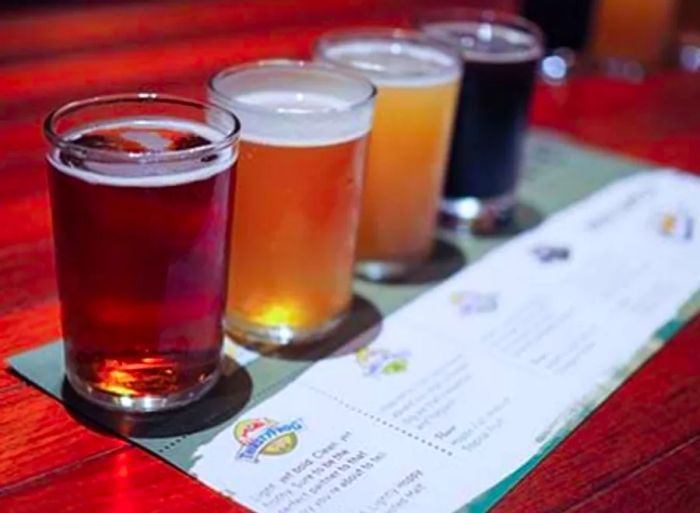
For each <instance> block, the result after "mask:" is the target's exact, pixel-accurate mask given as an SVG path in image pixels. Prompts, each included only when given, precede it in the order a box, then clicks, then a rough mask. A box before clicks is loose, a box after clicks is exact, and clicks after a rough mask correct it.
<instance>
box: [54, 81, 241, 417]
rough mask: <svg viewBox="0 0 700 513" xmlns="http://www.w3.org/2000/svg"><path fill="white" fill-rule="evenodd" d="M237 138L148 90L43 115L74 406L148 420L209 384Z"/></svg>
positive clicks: (185, 105)
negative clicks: (86, 404)
mask: <svg viewBox="0 0 700 513" xmlns="http://www.w3.org/2000/svg"><path fill="white" fill-rule="evenodd" d="M239 130H240V125H239V122H238V120H237V119H236V118H235V116H234V115H233V114H231V113H229V112H228V111H226V110H224V109H221V108H219V107H216V106H214V105H210V104H207V103H200V102H196V101H192V100H187V99H183V98H177V97H172V96H165V95H160V94H152V93H139V94H128V95H117V96H103V97H96V98H91V99H88V100H84V101H77V102H73V103H69V104H67V105H64V106H62V107H60V108H59V109H57V110H55V111H53V112H52V113H51V114H50V115H49V116H48V117H47V119H46V121H45V123H44V133H45V135H46V137H47V139H48V141H49V143H50V149H49V153H48V155H47V158H48V164H49V166H48V168H49V169H48V173H49V187H50V195H51V207H52V214H53V228H54V239H55V246H56V267H57V269H56V270H57V278H58V291H59V297H60V300H61V317H62V318H61V320H62V327H63V338H64V341H65V363H66V375H67V379H68V381H69V382H70V384H71V385H72V387H73V388H74V389H75V390H76V391H77V392H78V393H79V394H80V395H81V396H83V397H84V398H86V399H88V400H90V401H92V402H95V403H97V404H99V405H101V406H104V407H106V408H110V409H117V410H124V411H134V412H147V411H156V410H163V409H169V408H174V407H178V406H181V405H184V404H186V403H188V402H190V401H192V400H194V399H196V398H198V397H199V396H201V395H202V394H204V393H205V392H206V391H207V390H208V389H209V388H210V387H211V386H213V384H214V383H215V382H216V379H217V377H218V375H219V365H220V361H221V354H222V340H223V332H222V317H223V310H224V306H225V303H226V301H225V300H226V279H227V275H226V273H227V262H228V251H229V247H228V244H229V243H228V241H229V236H228V235H229V233H228V232H229V230H230V223H231V219H230V217H231V214H230V212H231V209H232V208H231V207H232V202H233V199H234V196H233V191H234V189H233V186H234V180H235V167H236V159H237V153H238V134H239Z"/></svg>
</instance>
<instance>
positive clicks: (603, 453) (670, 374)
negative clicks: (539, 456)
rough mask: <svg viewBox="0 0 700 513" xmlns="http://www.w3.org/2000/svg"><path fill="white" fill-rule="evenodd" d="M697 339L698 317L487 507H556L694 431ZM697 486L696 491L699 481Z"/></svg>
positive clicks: (498, 511) (698, 428)
mask: <svg viewBox="0 0 700 513" xmlns="http://www.w3.org/2000/svg"><path fill="white" fill-rule="evenodd" d="M698 343H700V319H696V320H695V321H694V322H693V323H691V324H690V325H688V326H687V327H686V328H685V329H684V330H683V331H682V332H681V333H680V334H679V335H678V336H677V337H675V339H674V340H673V341H672V342H670V343H669V344H668V345H667V346H666V347H664V348H663V349H662V350H661V351H660V352H659V353H658V354H657V355H656V356H655V357H654V358H653V359H652V360H650V361H649V362H647V364H646V365H645V366H644V368H643V369H642V370H641V371H639V372H638V373H637V374H635V375H634V376H632V378H630V380H629V381H627V382H626V383H625V384H624V385H623V386H622V387H621V388H620V389H618V390H617V391H616V392H615V393H614V394H613V395H612V396H611V397H610V398H609V399H608V400H607V401H606V402H605V403H604V404H603V405H602V406H601V407H600V408H599V409H598V410H597V411H596V412H595V413H594V414H593V416H592V417H591V418H590V419H589V420H587V421H586V422H585V423H584V424H582V425H581V426H580V427H579V428H578V429H576V430H575V431H574V432H573V434H571V435H570V436H569V437H568V438H567V439H566V440H565V441H564V442H563V443H562V444H561V445H560V446H559V447H558V448H557V449H556V450H555V451H554V452H553V453H552V454H551V455H550V456H549V457H547V458H546V459H545V460H544V461H543V462H542V463H541V464H540V465H538V466H537V467H536V468H535V470H534V471H533V472H532V473H531V474H530V475H529V476H528V477H527V478H526V479H525V480H523V481H522V482H521V483H520V484H519V485H518V486H517V487H516V488H515V490H514V491H513V492H512V493H511V494H510V495H508V496H507V497H506V498H505V500H503V502H501V503H500V504H499V505H498V506H497V507H496V508H495V509H494V513H505V512H511V511H517V512H521V511H522V512H526V511H542V512H552V513H553V512H558V511H561V509H562V508H566V507H571V506H573V505H575V504H576V503H578V502H581V501H583V500H584V499H585V498H586V497H589V496H591V495H592V494H595V493H598V492H599V491H600V490H601V489H604V488H606V487H609V486H612V484H613V483H616V482H617V481H620V480H622V479H623V478H624V477H625V476H627V475H629V474H631V473H633V472H635V471H637V469H639V468H641V467H643V466H644V465H647V464H653V463H650V462H654V461H655V460H657V459H659V458H660V457H661V456H662V455H663V454H665V453H666V452H668V451H671V450H674V449H675V448H676V447H678V446H679V445H682V444H683V443H684V442H685V441H687V440H688V439H690V438H692V437H694V436H696V435H697V434H698V433H699V432H700V408H699V407H698V406H700V401H699V400H698V398H700V357H698V353H697V347H698ZM696 471H698V472H700V469H696ZM697 493H698V495H699V496H700V488H698V490H697ZM661 511H663V510H661Z"/></svg>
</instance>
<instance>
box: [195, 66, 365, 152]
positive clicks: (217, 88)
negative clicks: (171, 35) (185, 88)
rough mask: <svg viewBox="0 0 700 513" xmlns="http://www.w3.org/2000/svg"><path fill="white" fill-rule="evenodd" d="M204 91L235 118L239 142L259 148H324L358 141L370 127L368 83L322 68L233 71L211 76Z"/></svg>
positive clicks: (275, 67)
mask: <svg viewBox="0 0 700 513" xmlns="http://www.w3.org/2000/svg"><path fill="white" fill-rule="evenodd" d="M209 92H210V97H211V100H212V101H214V102H217V103H220V104H222V105H224V106H226V107H227V108H229V109H230V110H232V111H233V112H234V113H235V114H236V115H237V116H238V117H239V118H240V119H241V124H242V130H241V138H242V139H243V140H246V141H252V142H257V143H260V144H269V145H274V146H300V147H303V146H306V147H309V146H327V145H331V144H338V143H341V142H346V141H351V140H354V139H357V138H359V137H362V136H364V135H365V134H367V133H368V132H369V130H370V128H371V126H372V112H373V105H374V94H375V90H374V87H373V86H372V84H370V83H369V82H368V81H367V80H365V79H364V78H363V77H361V76H358V75H354V74H347V73H345V72H341V71H340V70H337V69H333V68H331V67H329V66H325V65H319V64H314V63H307V62H301V61H262V62H260V63H256V64H250V65H243V66H238V67H234V68H230V69H228V70H224V71H222V72H221V73H219V74H217V75H216V76H215V77H213V78H212V80H211V81H210V86H209Z"/></svg>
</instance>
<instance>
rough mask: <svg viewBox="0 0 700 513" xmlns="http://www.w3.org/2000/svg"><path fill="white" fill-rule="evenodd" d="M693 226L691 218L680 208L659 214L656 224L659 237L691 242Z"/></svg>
mask: <svg viewBox="0 0 700 513" xmlns="http://www.w3.org/2000/svg"><path fill="white" fill-rule="evenodd" d="M694 225H695V222H694V219H693V216H691V215H690V214H689V213H688V212H686V211H685V210H684V209H680V208H679V209H676V210H671V211H666V212H663V213H661V214H660V215H659V216H658V219H657V222H656V227H657V230H658V232H659V234H660V235H662V236H664V237H668V238H670V239H675V240H681V241H690V240H693V231H694V228H695V226H694Z"/></svg>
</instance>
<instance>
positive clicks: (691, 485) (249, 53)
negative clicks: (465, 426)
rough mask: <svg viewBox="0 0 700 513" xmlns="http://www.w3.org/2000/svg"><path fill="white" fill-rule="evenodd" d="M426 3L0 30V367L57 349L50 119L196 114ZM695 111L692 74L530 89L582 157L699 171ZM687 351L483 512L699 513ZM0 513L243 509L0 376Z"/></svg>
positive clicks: (208, 13) (115, 16)
mask: <svg viewBox="0 0 700 513" xmlns="http://www.w3.org/2000/svg"><path fill="white" fill-rule="evenodd" d="M483 1H484V2H486V1H488V0H483ZM504 1H505V2H508V1H509V0H504ZM438 3H439V4H452V3H460V2H459V0H456V2H450V1H442V0H434V1H421V0H407V1H405V2H404V1H399V0H304V1H303V2H298V1H292V0H251V1H247V2H245V3H243V2H240V3H238V2H226V1H224V0H205V1H204V2H200V3H197V4H196V6H195V4H194V3H193V2H189V1H184V0H173V1H169V2H162V3H160V2H147V3H125V4H122V5H120V4H118V3H110V4H109V5H103V6H96V7H91V8H83V9H78V10H76V9H70V8H68V7H60V8H56V9H52V10H38V11H35V12H33V13H32V12H29V11H27V12H28V14H24V15H21V16H5V17H3V18H2V19H0V34H2V35H3V45H2V46H0V77H2V78H1V79H0V114H1V115H0V155H2V158H1V159H0V177H1V178H2V180H3V181H2V187H0V358H4V357H6V356H9V355H11V354H13V353H15V352H19V351H21V350H24V349H27V348H30V347H34V346H36V345H38V344H41V343H43V342H45V341H47V340H51V339H54V338H56V337H57V336H58V335H59V323H58V319H59V317H58V315H59V309H58V303H57V297H56V289H55V283H54V271H53V263H52V258H53V257H52V246H51V225H50V219H49V215H48V198H47V194H46V180H45V175H44V173H45V169H44V162H43V152H44V142H43V140H42V136H41V131H40V126H41V121H42V119H43V117H44V115H45V114H46V112H47V111H48V110H49V109H51V108H52V107H55V106H56V105H57V104H59V103H61V102H64V101H66V100H68V99H72V98H75V97H80V96H85V95H93V94H98V93H106V92H111V91H124V90H129V89H132V90H133V89H139V90H143V89H156V90H161V91H164V90H167V91H168V92H172V93H175V94H182V95H185V96H194V97H199V98H202V97H203V96H204V81H205V79H206V77H207V76H208V75H209V74H211V73H212V72H213V71H215V70H216V69H217V68H220V67H222V66H224V65H228V64H231V63H235V62H240V61H243V60H246V59H253V58H261V57H264V56H278V55H285V56H292V57H300V56H305V55H308V54H309V51H310V48H311V46H312V43H313V40H314V39H315V37H316V36H317V35H318V34H320V33H321V32H323V31H324V30H326V29H328V28H334V27H337V26H343V25H349V24H353V25H355V24H370V25H371V24H378V23H383V24H389V23H392V24H405V23H406V21H407V18H408V14H409V11H410V10H411V8H413V7H415V6H418V5H426V4H431V5H435V4H438ZM300 4H302V5H300ZM397 6H398V7H397ZM697 105H700V78H698V75H692V74H688V73H683V72H679V71H673V70H669V71H665V72H662V73H659V74H657V75H652V76H650V77H648V78H647V79H646V80H645V81H644V82H642V83H637V84H631V83H624V82H618V81H614V80H610V79H607V78H603V77H597V76H578V77H576V78H575V79H573V80H571V81H570V82H568V83H566V84H564V85H562V86H557V87H551V86H546V85H543V84H540V85H538V88H537V94H536V100H535V104H534V110H533V120H534V122H535V123H536V124H537V125H540V126H544V127H549V128H553V129H556V130H560V131H562V132H565V133H568V134H570V135H573V136H574V137H576V138H578V139H580V140H582V141H584V142H588V143H590V144H594V145H599V146H603V147H605V148H608V149H612V150H615V151H620V152H624V153H627V154H630V155H633V156H637V157H642V158H648V159H651V160H652V161H655V162H658V163H659V164H662V165H675V166H679V167H682V168H685V169H688V170H691V171H695V172H700V152H698V151H697V148H698V147H700V109H697V108H694V106H697ZM699 345H700V320H696V321H695V322H693V323H692V324H691V325H689V326H688V327H687V328H686V329H684V330H683V331H682V332H681V333H680V334H679V335H678V336H677V337H676V338H675V339H674V340H673V341H672V342H671V343H669V344H668V345H667V346H666V347H665V348H664V349H663V350H662V351H661V352H660V354H659V355H658V356H656V357H655V358H654V359H653V360H652V361H651V362H650V363H649V364H647V365H646V366H645V367H644V368H643V369H642V370H641V371H640V372H639V373H638V374H636V375H635V376H634V377H633V378H632V379H631V380H630V381H629V382H628V383H626V384H625V385H624V386H623V387H622V388H621V389H620V390H618V391H617V392H616V393H615V394H614V395H613V396H612V397H611V398H610V400H609V401H607V402H606V403H605V404H604V405H603V406H602V407H601V408H600V409H599V410H598V411H597V412H595V413H594V414H593V415H592V416H591V418H590V419H589V420H587V421H586V422H585V423H584V424H583V425H582V426H581V427H579V428H578V429H577V430H576V431H575V432H574V433H573V434H572V435H571V436H570V437H569V438H568V439H567V440H565V441H564V443H563V444H562V445H561V446H560V447H559V448H557V449H556V450H555V451H554V452H553V453H552V454H551V455H550V456H549V457H548V458H547V459H546V460H545V461H544V462H543V463H542V464H541V465H539V466H538V467H537V468H536V469H535V470H534V471H533V472H532V473H531V474H530V475H528V476H527V477H526V478H525V479H524V480H523V481H522V482H521V483H520V484H519V485H518V486H516V488H515V489H514V490H513V491H512V492H511V493H510V494H509V495H508V496H507V497H506V498H505V499H504V500H503V501H502V502H501V503H500V504H499V505H498V506H497V507H496V508H495V511H496V512H498V513H509V512H528V513H530V512H548V513H555V512H557V513H563V512H567V513H581V512H583V511H585V512H594V513H598V512H611V513H612V512H615V513H618V512H620V513H628V512H629V513H632V512H634V513H651V512H659V513H681V512H682V513H697V512H698V511H700V441H699V440H698V438H699V437H700V353H698V351H697V348H698V346H699ZM0 511H2V512H3V513H4V512H5V511H8V512H13V513H14V512H17V513H25V512H31V513H46V512H51V513H63V512H70V511H73V512H75V511H80V512H81V513H82V512H90V513H93V512H95V513H102V512H120V513H121V512H126V513H133V512H136V513H140V512H156V513H160V512H166V511H167V512H168V513H185V512H187V513H190V512H193V511H211V512H225V513H232V512H237V511H243V509H242V508H239V507H237V506H235V505H234V504H233V503H232V502H230V501H229V500H227V499H224V498H223V497H221V496H219V495H217V494H216V493H214V492H212V491H210V490H208V489H207V488H206V487H204V486H203V485H200V484H198V483H197V482H195V481H194V480H193V479H191V478H189V477H187V476H186V475H184V474H182V473H180V472H179V471H177V470H175V469H173V468H171V467H170V466H168V465H166V464H164V463H163V462H161V461H159V460H158V459H157V458H155V457H153V456H151V455H149V454H146V453H144V452H143V451H141V450H139V449H136V448H133V447H131V446H129V445H128V444H126V443H124V442H122V441H121V440H119V439H117V438H114V437H112V436H110V435H108V434H104V433H101V432H99V431H96V430H95V428H94V427H93V426H90V425H87V424H84V423H83V422H82V421H80V420H77V419H75V418H74V417H72V416H71V415H70V414H69V413H68V412H66V410H65V409H64V408H63V406H62V405H61V404H60V403H58V402H56V401H54V400H52V399H50V398H48V397H47V396H45V395H43V394H42V393H41V392H39V391H37V390H36V389H34V388H33V387H31V386H29V385H27V384H25V383H24V382H22V381H20V380H19V379H18V378H17V377H16V376H14V375H12V374H11V373H10V372H9V371H8V370H7V369H6V368H5V364H4V363H2V364H0ZM339 513H342V512H339Z"/></svg>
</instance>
